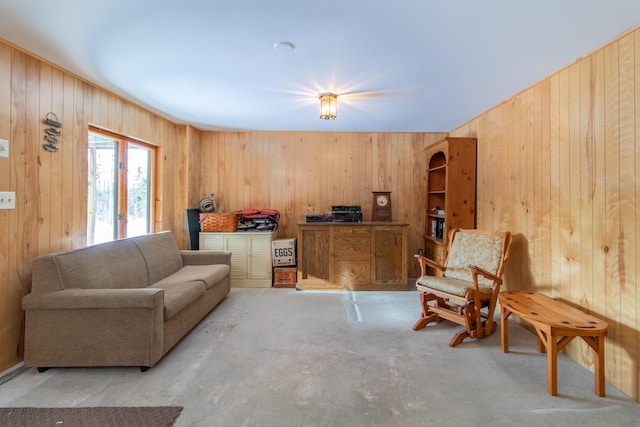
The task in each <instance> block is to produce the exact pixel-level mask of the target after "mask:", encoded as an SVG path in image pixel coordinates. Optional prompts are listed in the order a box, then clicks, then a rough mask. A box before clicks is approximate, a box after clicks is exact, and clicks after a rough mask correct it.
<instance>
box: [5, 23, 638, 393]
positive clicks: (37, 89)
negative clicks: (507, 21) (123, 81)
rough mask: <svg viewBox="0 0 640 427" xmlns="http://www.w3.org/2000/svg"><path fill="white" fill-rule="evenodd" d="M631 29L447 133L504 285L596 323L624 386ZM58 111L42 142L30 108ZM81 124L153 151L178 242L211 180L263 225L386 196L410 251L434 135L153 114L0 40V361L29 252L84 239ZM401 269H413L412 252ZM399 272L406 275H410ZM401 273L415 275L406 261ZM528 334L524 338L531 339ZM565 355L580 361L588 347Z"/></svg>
mask: <svg viewBox="0 0 640 427" xmlns="http://www.w3.org/2000/svg"><path fill="white" fill-rule="evenodd" d="M639 100H640V30H639V29H635V30H633V31H630V32H628V33H626V34H624V35H622V36H621V37H620V38H618V39H616V40H614V41H612V42H611V43H610V44H608V45H606V46H605V47H603V48H602V49H599V50H597V51H595V52H593V53H592V54H590V55H588V56H586V57H584V58H582V59H581V60H580V61H578V62H576V63H575V64H572V65H570V66H568V67H567V68H565V69H563V70H561V71H559V72H557V73H555V74H553V75H551V76H549V77H548V78H545V79H544V80H542V81H540V82H539V83H537V84H536V85H534V86H532V87H531V88H528V89H526V90H524V91H522V92H521V93H519V94H517V95H516V96H514V97H513V98H511V99H509V100H507V101H505V102H504V103H502V104H500V105H499V106H497V107H495V108H493V109H491V110H489V111H487V112H485V113H483V114H482V115H480V116H478V117H477V118H475V119H473V120H471V121H469V122H468V123H465V124H464V125H462V126H460V127H459V128H457V129H455V130H454V131H452V132H451V136H460V137H464V136H474V137H477V138H478V178H477V181H478V189H477V225H478V227H481V228H489V229H505V230H510V231H512V232H513V233H514V235H515V242H514V246H513V253H512V258H511V260H510V261H509V262H508V263H507V268H506V271H505V286H506V287H507V288H508V289H527V290H533V291H538V292H543V293H545V294H548V295H551V296H553V297H557V298H560V299H562V300H564V301H566V302H569V303H571V304H574V305H577V306H580V307H582V308H583V309H586V310H588V311H590V312H591V313H593V314H594V315H596V316H599V317H601V318H603V319H605V320H607V321H608V322H609V325H610V331H609V336H608V337H607V350H606V379H607V381H608V382H609V383H610V384H612V385H614V386H615V387H617V388H619V389H621V390H622V391H623V392H625V393H626V394H628V395H629V396H631V397H632V398H634V399H635V400H638V399H639V390H640V384H639V382H640V381H639V380H640V376H639V375H640V374H639V369H638V362H637V360H638V355H639V354H638V353H639V351H640V336H639V327H640V316H639V307H640V293H639V292H638V277H639V275H640V273H639V271H640V270H639V268H638V264H639V261H640V245H639V243H638V242H639V239H638V238H639V237H640V227H639V226H638V224H639V223H640V206H639V204H640V189H639V188H640V187H639V185H638V174H639V172H638V171H640V156H639V155H638V154H637V152H638V151H640V147H639V144H638V142H637V141H638V136H639V135H640V103H639ZM49 111H53V112H55V113H56V114H58V117H59V118H60V119H61V121H62V122H63V124H64V127H63V138H62V143H61V149H60V151H59V152H58V153H55V154H52V153H48V152H45V151H44V150H42V148H41V145H42V134H43V133H42V132H43V125H42V122H41V121H42V118H43V117H44V115H45V114H46V113H47V112H49ZM89 123H91V124H94V125H96V126H100V127H104V128H106V129H109V130H112V131H115V132H119V133H123V134H126V135H128V136H132V137H135V138H139V139H142V140H145V141H147V142H150V143H153V144H156V145H158V146H159V147H160V152H161V164H160V166H161V167H160V169H159V171H158V176H159V178H160V180H159V181H160V186H161V192H160V196H159V197H158V200H156V208H157V209H158V212H159V216H158V221H157V223H156V229H158V230H159V229H172V230H174V233H176V235H177V238H178V241H179V242H182V244H183V245H184V233H185V231H184V226H183V217H182V211H183V209H184V207H186V206H196V205H197V202H198V200H199V199H200V198H201V197H204V196H206V195H208V194H209V193H215V194H216V196H217V198H218V202H219V206H220V208H221V210H224V211H233V210H236V209H242V208H252V207H270V208H276V209H278V210H279V211H280V212H281V213H282V220H281V223H280V229H279V236H281V237H288V236H294V235H295V224H296V223H297V222H298V221H300V220H302V218H303V217H304V215H305V214H307V213H323V212H328V211H329V210H330V208H331V205H333V204H361V205H362V207H363V208H364V215H365V218H370V215H371V212H370V206H369V205H370V200H371V191H375V190H389V191H392V192H393V193H392V197H393V203H394V212H393V214H394V219H396V220H399V221H406V222H408V223H409V224H411V233H410V234H411V241H410V251H411V252H414V251H415V250H416V249H417V248H419V247H421V246H422V243H421V240H422V234H423V229H424V218H423V216H424V215H423V211H424V197H423V194H424V168H425V164H424V159H423V149H424V148H425V147H426V146H428V145H430V144H431V143H433V142H435V141H436V140H438V139H440V138H441V137H442V136H444V134H435V133H434V134H430V133H425V134H409V133H407V134H379V133H372V134H364V133H362V134H361V133H353V134H352V133H307V132H238V133H234V132H204V131H199V130H197V129H194V128H192V127H189V126H180V125H176V124H173V123H171V122H169V121H167V120H164V119H162V118H160V117H158V116H156V115H154V114H152V113H150V112H148V111H145V110H144V109H142V108H140V107H138V106H135V105H134V104H131V103H129V102H126V101H124V100H122V99H121V98H119V97H117V96H115V95H113V94H110V93H109V92H107V91H104V90H102V89H100V88H97V87H95V86H92V85H90V84H88V83H86V82H84V81H82V80H81V79H78V78H76V77H74V76H73V75H70V74H68V73H65V72H64V71H62V70H60V69H58V68H56V67H55V66H51V65H49V64H47V63H45V62H42V61H40V60H38V59H36V58H34V57H32V56H30V55H28V54H26V53H24V52H22V51H21V50H19V49H17V48H15V47H13V46H10V45H7V44H3V43H2V42H0V138H3V139H9V140H10V141H11V157H10V158H9V159H4V158H0V191H16V193H17V194H16V195H17V205H16V209H15V210H11V211H0V319H2V321H1V322H0V371H2V370H4V369H7V368H9V367H11V366H13V365H15V364H16V363H17V362H19V361H20V360H21V356H20V353H19V343H20V337H21V327H22V318H23V314H22V310H21V308H20V299H21V298H22V296H23V295H24V294H25V293H26V292H28V290H29V287H30V283H29V282H30V263H31V260H32V259H33V257H34V256H36V255H38V254H40V253H46V252H50V251H55V250H62V249H69V248H74V247H79V246H83V245H84V244H85V239H86V231H85V228H86V208H85V204H86V185H85V179H86V178H85V177H86V156H85V153H86V144H87V138H86V134H87V128H88V125H89ZM410 265H411V264H410ZM413 268H414V266H412V270H410V276H412V275H413V276H415V275H416V273H415V270H413ZM411 271H413V274H411ZM532 339H533V338H532ZM567 353H568V354H569V355H570V356H571V357H572V358H574V359H575V360H577V361H578V362H579V363H581V364H583V365H584V366H586V367H588V368H590V369H593V365H592V356H591V350H590V349H589V348H588V347H587V346H586V344H584V343H583V342H581V341H580V342H579V341H574V342H573V343H572V344H571V345H570V346H569V347H568V348H567Z"/></svg>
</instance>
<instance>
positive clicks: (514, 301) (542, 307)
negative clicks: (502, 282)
mask: <svg viewBox="0 0 640 427" xmlns="http://www.w3.org/2000/svg"><path fill="white" fill-rule="evenodd" d="M498 301H499V302H500V325H501V326H500V329H501V336H502V351H503V352H505V353H507V352H508V351H509V325H508V323H507V318H508V317H509V316H510V315H511V314H512V313H513V314H516V315H517V316H518V317H520V318H521V319H523V320H525V321H527V322H528V323H530V324H531V325H532V326H533V327H534V328H535V330H536V333H537V335H538V351H540V352H543V351H544V350H545V348H546V350H547V391H548V392H549V394H550V395H552V396H557V395H558V372H557V370H558V351H561V350H562V349H563V348H564V347H565V346H566V345H567V344H569V343H570V342H571V340H573V339H574V338H575V337H581V338H582V339H583V340H584V341H585V342H586V343H587V344H589V346H590V347H591V348H592V349H593V350H594V351H595V353H596V354H595V356H596V357H595V393H596V394H597V395H599V396H604V394H605V383H604V337H605V335H607V328H608V326H609V325H608V324H607V322H604V321H602V320H600V319H598V318H596V317H593V316H590V315H588V314H586V313H584V312H583V311H581V310H578V309H577V308H574V307H572V306H570V305H567V304H564V303H562V302H560V301H557V300H554V299H552V298H550V297H548V296H546V295H542V294H535V293H531V292H522V291H503V292H500V295H498ZM556 337H558V338H559V339H558V340H557V341H556V339H557V338H556Z"/></svg>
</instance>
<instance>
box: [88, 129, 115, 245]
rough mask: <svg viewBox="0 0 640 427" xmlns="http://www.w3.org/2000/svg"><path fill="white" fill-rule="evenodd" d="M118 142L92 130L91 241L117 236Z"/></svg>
mask: <svg viewBox="0 0 640 427" xmlns="http://www.w3.org/2000/svg"><path fill="white" fill-rule="evenodd" d="M116 162H117V142H116V141H115V140H113V139H111V138H108V137H105V136H102V135H96V134H89V165H88V166H89V177H88V179H89V185H88V189H89V191H88V206H87V212H88V215H87V216H88V218H87V243H88V244H90V245H91V244H95V243H102V242H109V241H111V240H114V239H115V238H116V196H117V187H116V164H117V163H116Z"/></svg>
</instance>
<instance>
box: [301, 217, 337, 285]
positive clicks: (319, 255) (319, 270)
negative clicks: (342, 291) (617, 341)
mask: <svg viewBox="0 0 640 427" xmlns="http://www.w3.org/2000/svg"><path fill="white" fill-rule="evenodd" d="M298 233H299V234H298V285H299V286H298V287H300V288H301V289H304V286H305V285H311V284H313V285H322V286H321V287H320V288H325V287H326V288H336V287H337V286H335V285H332V283H331V268H332V266H331V262H332V257H331V251H332V248H331V228H330V227H327V226H318V227H313V226H309V227H307V226H305V227H301V228H300V229H299V231H298ZM320 288H311V289H320Z"/></svg>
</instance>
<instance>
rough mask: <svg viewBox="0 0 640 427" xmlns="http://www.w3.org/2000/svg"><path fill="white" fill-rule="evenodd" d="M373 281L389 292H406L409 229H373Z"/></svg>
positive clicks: (379, 227)
mask: <svg viewBox="0 0 640 427" xmlns="http://www.w3.org/2000/svg"><path fill="white" fill-rule="evenodd" d="M373 244H374V250H373V253H372V258H373V259H372V263H373V265H372V276H373V277H372V279H371V281H372V282H373V283H374V284H375V285H380V286H382V288H379V289H387V290H406V289H407V288H408V285H407V274H408V271H407V268H408V267H407V262H408V259H407V257H408V249H407V228H406V227H397V226H396V227H393V226H389V227H385V226H377V227H374V229H373Z"/></svg>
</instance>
